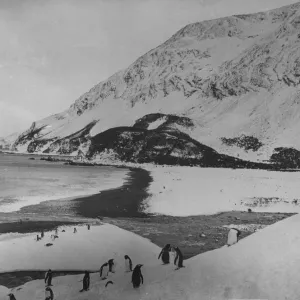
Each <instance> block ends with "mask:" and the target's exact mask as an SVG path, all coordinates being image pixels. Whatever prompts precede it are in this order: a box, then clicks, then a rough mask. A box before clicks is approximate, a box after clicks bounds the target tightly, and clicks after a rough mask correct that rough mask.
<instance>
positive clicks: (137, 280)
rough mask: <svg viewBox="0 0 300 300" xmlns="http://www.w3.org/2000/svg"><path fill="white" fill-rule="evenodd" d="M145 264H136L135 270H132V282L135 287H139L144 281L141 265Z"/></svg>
mask: <svg viewBox="0 0 300 300" xmlns="http://www.w3.org/2000/svg"><path fill="white" fill-rule="evenodd" d="M142 266H143V265H140V264H139V265H136V266H135V268H134V270H133V272H132V276H131V282H132V285H133V287H134V288H138V287H139V286H140V285H141V283H142V284H143V283H144V278H143V275H142V272H141V267H142Z"/></svg>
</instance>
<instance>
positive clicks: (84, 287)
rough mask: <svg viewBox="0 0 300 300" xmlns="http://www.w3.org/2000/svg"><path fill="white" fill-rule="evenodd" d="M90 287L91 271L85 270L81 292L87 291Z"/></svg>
mask: <svg viewBox="0 0 300 300" xmlns="http://www.w3.org/2000/svg"><path fill="white" fill-rule="evenodd" d="M89 287H90V273H89V272H88V271H85V272H84V277H83V280H82V290H81V291H80V292H83V291H87V290H88V289H89Z"/></svg>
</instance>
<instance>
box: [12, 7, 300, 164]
mask: <svg viewBox="0 0 300 300" xmlns="http://www.w3.org/2000/svg"><path fill="white" fill-rule="evenodd" d="M299 29H300V3H297V4H294V5H290V6H286V7H282V8H278V9H276V10H272V11H269V12H264V13H257V14H251V15H237V16H231V17H226V18H222V19H217V20H209V21H204V22H199V23H194V24H190V25H187V26H186V27H184V28H183V29H181V30H180V31H178V32H177V33H175V34H174V35H173V36H172V37H171V38H170V39H169V40H167V41H166V42H165V43H164V44H162V45H160V46H158V47H157V48H155V49H152V50H151V51H149V52H148V53H146V54H145V55H143V56H142V57H140V58H138V59H137V60H136V61H135V62H134V63H133V64H132V65H130V66H129V67H128V68H127V69H125V70H122V71H120V72H118V73H116V74H114V75H113V76H112V77H110V78H109V79H108V80H106V81H104V82H101V83H99V84H98V85H96V86H95V87H93V88H92V89H91V90H90V91H88V92H87V93H85V94H84V95H82V96H81V97H80V98H79V99H78V100H76V101H75V103H74V104H73V105H72V106H71V107H70V108H69V109H67V110H66V111H64V112H62V113H60V114H57V115H54V116H50V117H48V118H46V119H43V120H40V121H38V122H35V123H33V125H32V127H31V128H30V129H29V130H28V131H26V132H25V133H23V134H22V135H21V136H20V137H19V138H18V139H17V140H16V141H15V143H14V145H13V147H14V149H16V150H19V151H29V152H39V151H40V152H47V153H52V152H59V153H68V154H72V153H76V151H78V149H81V148H82V150H83V151H84V153H91V151H92V150H91V148H90V147H95V141H97V143H100V144H101V143H103V144H106V141H105V138H107V135H101V133H103V132H105V131H107V130H109V129H111V128H116V127H120V126H123V127H124V126H125V127H132V128H131V129H130V130H129V131H130V132H134V131H132V130H133V129H137V128H140V129H147V130H148V129H149V128H148V127H149V126H150V129H151V128H152V127H153V128H154V129H155V130H156V129H159V127H160V126H163V128H164V130H165V129H167V128H168V127H170V128H172V130H177V131H180V132H181V133H182V134H186V135H188V136H190V138H192V139H193V140H195V141H197V142H199V143H201V144H205V145H207V146H209V147H212V148H214V149H216V150H218V151H219V152H222V153H227V154H232V155H236V154H237V153H238V154H239V155H244V156H245V158H247V155H252V154H253V153H254V152H255V155H256V158H258V157H260V158H265V159H266V158H269V157H270V156H271V155H272V152H273V149H275V148H278V147H295V148H298V149H300V139H297V138H295V136H299V134H300V126H299V125H300V124H299V123H300V118H299V116H300V105H299V101H300V93H299V91H298V85H299V83H300V60H299V57H300V34H299ZM176 118H177V119H176ZM147 126H148V127H147ZM151 126H152V127H151ZM156 126H158V127H157V128H156ZM146 127H147V128H146ZM79 132H84V134H83V133H82V134H81V135H80V138H78V137H76V138H74V136H73V135H75V136H76V134H77V133H79ZM174 132H175V131H174ZM132 134H133V133H130V135H132ZM138 135H139V136H140V137H142V136H143V137H144V138H146V139H147V138H148V137H149V136H148V133H147V134H146V135H145V133H144V135H143V134H142V133H141V131H139V134H138ZM114 136H115V138H116V141H117V139H119V138H120V136H119V135H118V134H115V135H114ZM241 136H249V137H252V138H254V139H257V142H258V143H259V144H261V145H262V146H261V147H259V149H257V150H256V151H252V150H251V149H248V150H247V151H245V149H244V148H243V147H239V144H238V143H231V144H230V143H229V144H228V143H224V139H225V140H226V139H237V138H239V137H241ZM96 137H97V138H96ZM100 137H101V138H100ZM91 138H92V139H91ZM82 145H83V146H82ZM96 148H97V147H96ZM100 148H101V147H100ZM100 148H99V149H100ZM93 149H94V148H93ZM101 149H102V148H101ZM251 151H252V152H251ZM119 154H120V153H119ZM124 155H125V154H124ZM121 156H122V155H121ZM125 156H126V155H125Z"/></svg>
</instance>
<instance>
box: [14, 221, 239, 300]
mask: <svg viewBox="0 0 300 300" xmlns="http://www.w3.org/2000/svg"><path fill="white" fill-rule="evenodd" d="M88 230H90V225H88ZM76 232H77V229H76V228H74V233H76ZM56 234H57V229H56ZM240 235H241V231H240V230H238V229H237V228H231V229H230V230H229V232H228V238H227V246H231V245H233V244H235V243H237V242H238V239H239V237H240ZM43 237H44V232H42V234H41V238H43ZM170 253H173V254H174V265H176V266H177V268H176V270H178V269H180V268H184V266H183V254H182V252H181V251H180V249H179V248H178V247H173V246H171V244H166V245H165V246H164V247H163V248H162V250H161V252H160V253H159V255H158V259H161V261H162V263H163V265H166V264H169V263H170ZM124 259H125V271H126V272H132V276H131V283H132V285H133V288H138V287H140V285H141V284H143V283H144V278H143V274H142V271H141V267H142V266H143V265H142V264H137V265H136V266H135V268H134V269H133V270H132V266H133V265H132V260H131V258H130V257H129V256H128V255H125V256H124ZM110 272H111V273H115V263H114V259H110V260H108V261H107V262H105V263H104V264H103V265H102V266H101V267H100V270H99V273H100V278H101V279H102V280H105V279H107V277H108V274H109V273H110ZM82 283H83V287H82V290H80V292H83V291H88V289H89V287H90V272H89V271H85V273H84V277H83V280H82ZM45 284H46V287H45V300H53V299H54V293H53V291H52V289H51V288H50V286H52V271H51V269H49V270H48V271H47V273H46V276H45ZM109 284H113V282H112V281H111V280H109V281H108V282H107V283H106V284H105V287H107V286H108V285H109ZM8 296H9V299H10V300H16V298H15V296H14V294H12V293H10V294H9V295H8Z"/></svg>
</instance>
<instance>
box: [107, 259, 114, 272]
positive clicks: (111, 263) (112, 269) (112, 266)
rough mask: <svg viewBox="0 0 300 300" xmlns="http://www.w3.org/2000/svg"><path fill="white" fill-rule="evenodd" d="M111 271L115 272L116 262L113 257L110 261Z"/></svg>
mask: <svg viewBox="0 0 300 300" xmlns="http://www.w3.org/2000/svg"><path fill="white" fill-rule="evenodd" d="M108 267H109V272H111V273H115V263H114V260H113V259H110V260H109V261H108Z"/></svg>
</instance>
